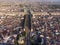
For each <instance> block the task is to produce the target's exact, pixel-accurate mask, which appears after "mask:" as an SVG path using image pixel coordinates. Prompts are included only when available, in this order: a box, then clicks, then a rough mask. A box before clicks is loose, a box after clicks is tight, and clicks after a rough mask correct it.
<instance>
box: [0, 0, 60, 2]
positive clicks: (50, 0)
mask: <svg viewBox="0 0 60 45" xmlns="http://www.w3.org/2000/svg"><path fill="white" fill-rule="evenodd" d="M19 1H23V2H24V1H30V2H31V1H32V2H60V0H0V2H19Z"/></svg>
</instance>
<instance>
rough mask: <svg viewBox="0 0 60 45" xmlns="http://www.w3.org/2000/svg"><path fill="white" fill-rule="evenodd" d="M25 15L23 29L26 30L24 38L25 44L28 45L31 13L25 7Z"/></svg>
mask: <svg viewBox="0 0 60 45" xmlns="http://www.w3.org/2000/svg"><path fill="white" fill-rule="evenodd" d="M25 12H26V15H25V25H24V26H25V27H24V28H25V31H26V40H25V45H30V30H31V18H32V14H31V12H30V10H29V9H25Z"/></svg>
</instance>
